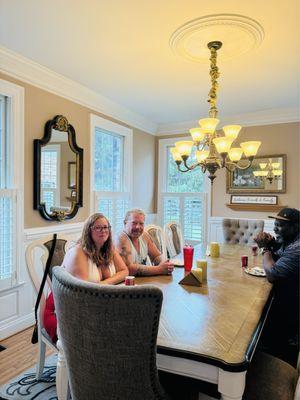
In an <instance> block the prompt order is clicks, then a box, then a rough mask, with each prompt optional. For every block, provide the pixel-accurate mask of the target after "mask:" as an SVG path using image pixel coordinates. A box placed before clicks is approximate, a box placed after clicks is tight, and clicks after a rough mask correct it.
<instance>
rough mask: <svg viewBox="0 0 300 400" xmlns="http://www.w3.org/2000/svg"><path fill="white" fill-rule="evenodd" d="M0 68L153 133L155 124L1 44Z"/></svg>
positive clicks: (7, 73) (48, 90) (44, 88)
mask: <svg viewBox="0 0 300 400" xmlns="http://www.w3.org/2000/svg"><path fill="white" fill-rule="evenodd" d="M0 65H1V68H0V71H1V72H2V73H3V74H6V75H9V76H11V77H13V78H16V79H19V80H21V81H23V82H26V83H29V84H31V85H34V86H37V87H39V88H40V89H43V90H46V91H47V92H50V93H53V94H56V95H58V96H61V97H63V98H65V99H67V100H70V101H73V102H74V103H77V104H80V105H82V106H84V107H87V108H90V109H91V110H93V111H96V112H99V113H101V114H103V115H104V116H108V117H110V118H114V119H116V120H117V121H119V122H123V123H125V124H127V125H130V126H131V127H135V128H137V129H140V130H142V131H144V132H147V133H150V134H152V135H155V134H156V130H157V124H156V123H154V122H152V121H150V120H149V119H147V118H145V117H143V116H142V115H139V114H137V113H135V112H133V111H131V110H129V109H128V108H126V107H124V106H122V105H120V104H117V103H115V102H114V101H112V100H109V99H108V98H106V97H104V96H102V95H101V94H99V93H97V92H95V91H93V90H91V89H89V88H87V87H86V86H84V85H81V84H79V83H77V82H75V81H73V80H71V79H69V78H66V77H65V76H63V75H60V74H58V73H56V72H54V71H52V70H50V69H49V68H46V67H44V66H42V65H40V64H38V63H36V62H34V61H32V60H30V59H28V58H26V57H24V56H22V55H20V54H18V53H15V52H14V51H12V50H9V49H7V48H4V47H1V46H0Z"/></svg>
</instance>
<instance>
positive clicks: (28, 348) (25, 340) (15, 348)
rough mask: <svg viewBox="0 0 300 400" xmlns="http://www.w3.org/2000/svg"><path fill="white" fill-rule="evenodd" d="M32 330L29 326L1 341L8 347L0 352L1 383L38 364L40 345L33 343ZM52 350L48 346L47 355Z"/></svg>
mask: <svg viewBox="0 0 300 400" xmlns="http://www.w3.org/2000/svg"><path fill="white" fill-rule="evenodd" d="M32 331H33V327H32V328H28V329H26V330H24V331H22V332H20V333H17V334H16V335H13V336H11V337H9V338H7V339H4V340H2V341H1V342H0V344H1V345H2V346H4V347H6V350H3V351H1V352H0V385H2V384H3V383H5V382H7V381H9V380H10V379H11V378H13V377H14V376H17V375H19V374H20V373H22V372H23V371H25V370H26V369H28V368H30V367H32V366H33V365H35V364H36V360H37V353H38V347H37V344H31V335H32ZM52 352H53V351H52V350H51V349H50V348H49V347H48V346H47V351H46V355H47V356H48V355H50V354H51V353H52Z"/></svg>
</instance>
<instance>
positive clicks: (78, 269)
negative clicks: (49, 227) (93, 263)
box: [63, 245, 89, 281]
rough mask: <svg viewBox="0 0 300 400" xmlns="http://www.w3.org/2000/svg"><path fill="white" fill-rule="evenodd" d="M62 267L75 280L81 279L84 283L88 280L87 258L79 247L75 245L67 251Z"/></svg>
mask: <svg viewBox="0 0 300 400" xmlns="http://www.w3.org/2000/svg"><path fill="white" fill-rule="evenodd" d="M63 266H64V267H65V268H66V270H67V271H68V272H70V274H72V275H73V276H75V277H76V278H79V279H83V280H84V281H87V280H88V277H89V267H88V258H87V255H86V254H85V253H84V251H83V250H82V248H81V247H80V245H76V246H74V247H72V248H71V249H70V250H68V251H67V253H66V255H65V258H64V261H63Z"/></svg>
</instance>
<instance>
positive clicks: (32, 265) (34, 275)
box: [25, 234, 74, 400]
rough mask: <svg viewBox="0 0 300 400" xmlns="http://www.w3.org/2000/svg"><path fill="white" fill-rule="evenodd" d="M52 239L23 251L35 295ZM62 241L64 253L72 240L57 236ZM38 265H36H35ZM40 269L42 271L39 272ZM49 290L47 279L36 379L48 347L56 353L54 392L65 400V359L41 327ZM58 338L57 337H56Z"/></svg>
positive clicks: (40, 310) (40, 312)
mask: <svg viewBox="0 0 300 400" xmlns="http://www.w3.org/2000/svg"><path fill="white" fill-rule="evenodd" d="M52 239H53V234H51V235H47V236H44V237H43V238H41V239H37V240H34V241H33V242H31V243H30V244H29V245H28V246H27V248H26V251H25V259H26V265H27V269H28V273H29V276H30V279H31V282H32V284H33V287H34V289H35V292H36V294H38V292H39V289H40V285H41V281H42V277H43V274H44V270H45V266H46V261H47V258H48V255H49V251H48V249H47V247H46V246H45V243H47V242H48V241H51V240H52ZM58 239H62V240H66V241H67V243H66V246H65V249H66V251H67V250H68V248H69V247H70V246H71V245H72V244H73V243H74V239H73V238H71V237H69V236H66V235H63V234H58V235H57V240H58ZM38 249H40V250H41V252H42V254H41V256H38V255H37V254H36V251H37V250H38ZM37 264H38V265H37ZM40 268H42V270H40ZM49 290H51V281H50V278H49V277H47V280H46V283H45V288H44V291H43V293H42V296H41V300H40V304H39V308H38V313H37V315H38V361H37V366H36V379H37V380H39V379H40V378H41V375H42V373H43V370H44V366H45V354H46V346H49V347H50V348H51V349H52V350H54V352H56V353H58V360H57V370H56V390H57V396H58V399H59V400H65V399H67V398H68V397H69V390H68V376H67V369H66V362H65V357H64V354H63V350H62V348H61V344H60V341H59V340H58V341H57V343H56V345H55V344H54V343H53V342H52V340H51V338H50V337H49V335H48V334H47V332H46V330H45V328H44V326H43V314H44V310H45V305H46V296H47V293H49ZM58 336H59V335H58Z"/></svg>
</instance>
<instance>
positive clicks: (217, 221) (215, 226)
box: [208, 217, 274, 243]
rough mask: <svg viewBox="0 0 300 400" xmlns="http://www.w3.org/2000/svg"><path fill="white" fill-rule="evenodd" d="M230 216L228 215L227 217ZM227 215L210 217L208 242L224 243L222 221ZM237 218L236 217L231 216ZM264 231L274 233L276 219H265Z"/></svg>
mask: <svg viewBox="0 0 300 400" xmlns="http://www.w3.org/2000/svg"><path fill="white" fill-rule="evenodd" d="M226 218H228V217H226ZM223 219H225V217H209V219H208V226H209V231H208V242H219V243H224V235H223V227H222V222H223ZM231 219H235V218H231ZM236 219H245V220H256V219H257V218H236ZM264 224H265V225H264V231H265V232H268V233H271V234H272V233H274V232H273V227H274V220H273V219H264Z"/></svg>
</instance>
